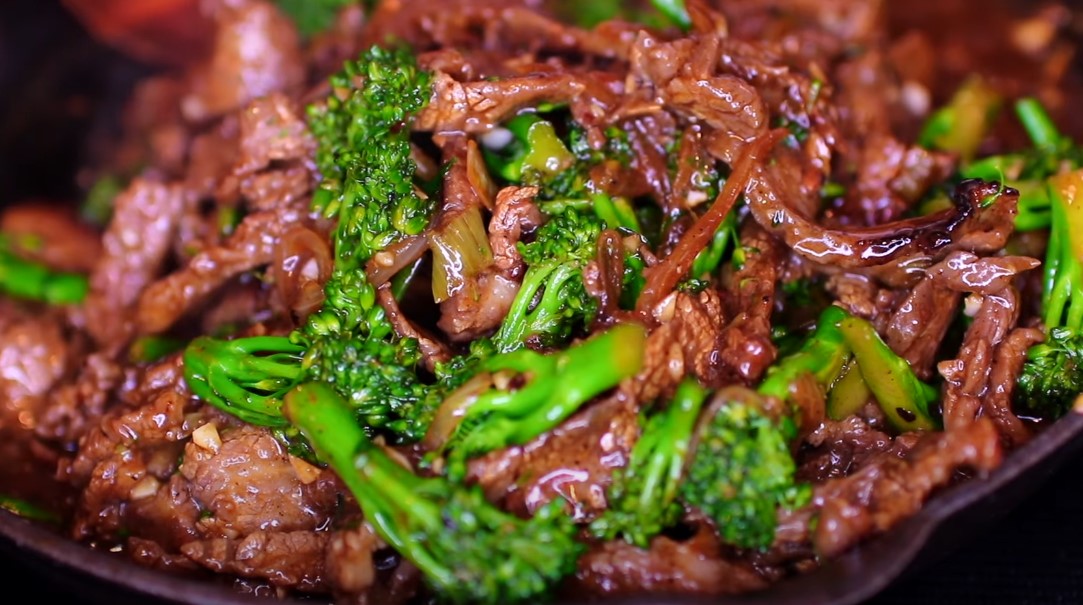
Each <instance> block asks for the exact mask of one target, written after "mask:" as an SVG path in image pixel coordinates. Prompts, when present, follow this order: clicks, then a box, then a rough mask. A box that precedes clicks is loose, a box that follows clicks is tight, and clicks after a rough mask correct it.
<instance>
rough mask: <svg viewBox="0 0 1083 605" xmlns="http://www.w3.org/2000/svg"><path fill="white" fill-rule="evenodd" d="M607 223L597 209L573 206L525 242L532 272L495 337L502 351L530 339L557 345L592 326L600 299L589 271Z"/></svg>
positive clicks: (538, 343)
mask: <svg viewBox="0 0 1083 605" xmlns="http://www.w3.org/2000/svg"><path fill="white" fill-rule="evenodd" d="M604 227H605V225H604V223H603V222H602V221H601V220H599V219H598V217H597V216H595V215H594V214H591V213H586V212H580V211H578V210H575V209H572V208H568V209H565V210H564V211H563V212H561V213H560V214H557V215H555V216H553V217H551V218H550V219H549V220H548V221H547V222H546V223H545V224H544V225H542V227H541V228H540V229H538V233H537V236H536V237H535V239H534V241H532V242H530V243H528V244H520V246H519V249H520V252H521V253H522V255H523V260H524V262H525V263H526V265H527V271H526V274H525V275H524V276H523V283H522V286H521V287H520V289H519V292H518V294H516V296H515V300H514V301H513V302H512V305H511V309H509V310H508V314H507V316H506V317H505V318H504V321H503V322H502V323H501V324H500V329H499V330H498V331H497V332H496V334H495V335H494V336H493V344H494V345H495V346H496V348H497V350H499V351H513V350H515V349H517V348H519V347H522V346H524V345H525V344H527V343H530V344H533V345H534V346H536V347H540V348H554V347H558V346H561V345H563V344H564V343H566V342H567V341H568V340H570V339H571V338H572V337H573V336H574V335H576V334H577V333H582V332H585V331H586V329H587V328H589V326H590V323H591V321H592V320H593V319H594V315H595V313H597V310H598V303H597V301H596V300H595V298H594V297H593V296H591V295H590V293H589V292H587V289H586V285H585V282H584V278H583V271H584V270H585V269H586V267H587V264H588V263H589V262H590V261H592V260H594V258H595V256H596V255H597V247H598V236H599V234H600V233H601V231H602V229H603V228H604Z"/></svg>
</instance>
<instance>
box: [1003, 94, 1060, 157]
mask: <svg viewBox="0 0 1083 605" xmlns="http://www.w3.org/2000/svg"><path fill="white" fill-rule="evenodd" d="M1015 115H1016V116H1017V117H1018V118H1019V121H1020V122H1021V123H1022V124H1023V128H1024V129H1025V130H1026V131H1027V136H1029V137H1030V140H1031V142H1032V143H1034V146H1035V147H1037V148H1038V149H1045V150H1056V149H1057V148H1059V147H1060V145H1061V142H1062V141H1063V137H1062V136H1061V134H1060V131H1059V130H1058V129H1057V125H1056V124H1055V123H1054V122H1053V118H1052V117H1050V116H1049V113H1048V112H1047V111H1046V110H1045V107H1044V106H1042V103H1041V101H1039V100H1037V99H1035V98H1032V97H1027V98H1023V99H1019V100H1018V101H1017V102H1016V103H1015Z"/></svg>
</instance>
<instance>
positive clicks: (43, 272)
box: [0, 236, 89, 305]
mask: <svg viewBox="0 0 1083 605" xmlns="http://www.w3.org/2000/svg"><path fill="white" fill-rule="evenodd" d="M88 289H89V285H88V282H87V278H86V276H85V275H80V274H77V273H65V272H61V271H54V270H52V269H50V268H49V267H46V266H45V265H43V264H41V263H36V262H33V261H29V260H26V259H24V258H21V257H19V256H17V255H16V254H15V253H14V252H13V251H12V250H11V249H10V245H9V244H8V242H7V241H6V238H4V237H3V236H0V292H3V293H4V294H7V295H9V296H14V297H16V298H23V299H27V300H35V301H39V302H44V303H48V304H50V305H70V304H78V303H81V302H83V299H84V298H86V293H87V290H88Z"/></svg>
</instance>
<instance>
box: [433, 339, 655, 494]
mask: <svg viewBox="0 0 1083 605" xmlns="http://www.w3.org/2000/svg"><path fill="white" fill-rule="evenodd" d="M646 338H647V337H646V331H645V330H644V328H643V327H642V326H640V325H638V324H631V323H628V324H618V325H617V326H615V327H613V328H611V329H609V330H607V331H605V332H601V333H598V334H595V335H594V336H591V337H590V338H588V339H586V340H584V341H581V342H578V343H576V344H573V345H572V346H570V347H568V348H567V349H565V350H563V351H559V352H556V353H549V354H542V353H538V352H536V351H532V350H529V349H520V350H518V351H513V352H511V353H505V354H501V355H495V356H493V357H490V358H488V359H485V360H483V361H482V362H481V363H480V365H479V366H478V368H479V370H480V371H481V372H487V373H489V374H490V375H494V376H495V375H498V374H505V375H506V374H507V373H512V374H515V375H518V376H519V377H521V378H523V379H525V380H526V383H525V384H524V385H523V386H522V387H520V388H518V389H514V390H510V389H509V390H503V389H490V390H487V391H485V392H484V393H482V394H480V395H477V394H473V393H472V394H470V396H469V397H468V401H469V403H467V405H466V407H465V409H464V408H461V407H456V408H455V409H454V410H451V409H449V408H445V407H444V406H441V409H440V410H438V411H437V413H436V415H437V417H438V418H439V417H442V416H445V415H448V414H454V415H456V416H458V417H460V420H459V421H458V423H457V425H456V427H455V429H454V431H453V432H452V433H451V436H450V438H448V439H447V441H446V442H445V443H444V444H443V450H444V451H445V452H447V453H448V456H447V459H448V469H449V470H448V472H449V475H450V476H452V477H461V476H462V475H464V474H465V461H466V459H467V458H469V457H471V456H475V455H478V454H483V453H485V452H490V451H493V450H497V449H500V448H503V447H507V446H509V445H521V444H523V443H526V442H527V441H530V440H531V439H534V438H535V437H537V436H539V435H541V434H542V433H544V432H546V431H549V430H551V429H552V428H553V427H555V426H557V425H558V424H560V423H561V422H563V421H564V420H565V419H566V418H567V417H568V416H570V415H571V414H573V413H574V412H575V411H576V410H578V409H579V408H580V407H581V406H582V405H583V404H584V403H586V402H587V401H590V400H591V399H593V398H594V397H597V396H598V395H600V394H602V393H604V392H605V391H607V390H609V389H611V388H613V387H615V386H617V385H618V384H619V383H620V382H621V381H622V380H624V379H626V378H629V377H631V376H634V375H635V374H636V373H637V372H639V370H640V369H641V368H642V366H643V351H644V347H645V346H646ZM508 381H509V382H514V381H512V380H511V377H509V378H508ZM463 388H468V389H476V385H467V386H464V387H463ZM445 401H450V402H456V405H458V404H459V402H461V401H462V398H460V397H456V396H455V394H452V395H451V396H449V397H448V398H447V399H446V400H445ZM434 422H439V421H434ZM441 424H443V423H441ZM427 440H428V439H427Z"/></svg>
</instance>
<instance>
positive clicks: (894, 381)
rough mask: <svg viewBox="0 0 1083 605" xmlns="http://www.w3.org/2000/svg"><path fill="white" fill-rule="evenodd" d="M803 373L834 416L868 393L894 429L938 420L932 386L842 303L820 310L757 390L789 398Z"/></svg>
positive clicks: (924, 427) (850, 409) (860, 402)
mask: <svg viewBox="0 0 1083 605" xmlns="http://www.w3.org/2000/svg"><path fill="white" fill-rule="evenodd" d="M805 376H811V377H812V379H813V380H814V381H815V384H817V385H819V387H820V388H822V389H823V390H824V392H826V393H827V395H828V401H829V403H828V413H829V415H830V416H831V417H832V418H836V419H841V418H844V417H846V416H848V415H850V414H853V413H855V412H857V411H858V410H859V409H860V407H861V406H862V405H864V404H865V402H866V401H867V400H868V398H869V397H870V396H872V397H875V399H876V402H877V404H879V406H880V409H881V410H882V411H883V412H884V415H885V416H886V417H887V419H888V421H889V422H890V423H891V425H892V426H893V427H894V428H895V429H896V430H899V431H912V430H929V429H933V428H936V427H937V426H938V425H939V420H938V419H937V418H936V417H935V415H934V412H933V410H932V409H931V407H930V406H931V404H932V403H933V402H934V401H936V399H937V391H936V389H935V388H934V387H932V386H931V385H928V384H926V383H924V382H922V381H921V380H920V379H919V378H918V377H917V375H916V374H914V371H913V369H912V368H911V367H910V364H909V363H908V362H907V361H906V360H905V359H903V358H902V357H900V356H899V355H898V354H896V353H895V352H894V351H892V350H891V348H890V347H888V346H887V344H886V343H885V342H884V341H883V339H882V338H880V335H879V334H877V332H876V329H875V328H874V327H873V325H872V324H870V323H869V322H868V321H866V320H864V319H861V318H860V317H856V316H854V315H851V314H850V313H848V312H847V311H846V310H845V309H843V308H842V307H839V306H835V305H831V306H828V307H827V308H826V309H824V311H823V312H822V313H821V314H820V317H819V318H818V320H817V322H816V329H815V330H814V331H813V332H812V333H811V334H810V335H809V336H808V337H807V338H806V339H805V341H804V343H803V344H802V345H801V348H800V349H798V350H797V351H795V352H794V353H792V354H790V355H788V356H786V357H783V358H782V359H780V360H779V361H778V362H776V363H775V364H774V365H773V366H771V367H770V368H769V369H768V370H767V374H766V376H765V377H764V380H763V381H762V382H761V383H760V385H759V387H758V391H759V392H760V393H761V394H763V395H767V396H771V397H775V398H777V399H779V400H780V401H789V400H791V399H792V397H793V394H794V392H795V391H796V390H797V389H798V388H800V384H799V383H800V381H801V380H803V379H804V377H805Z"/></svg>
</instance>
